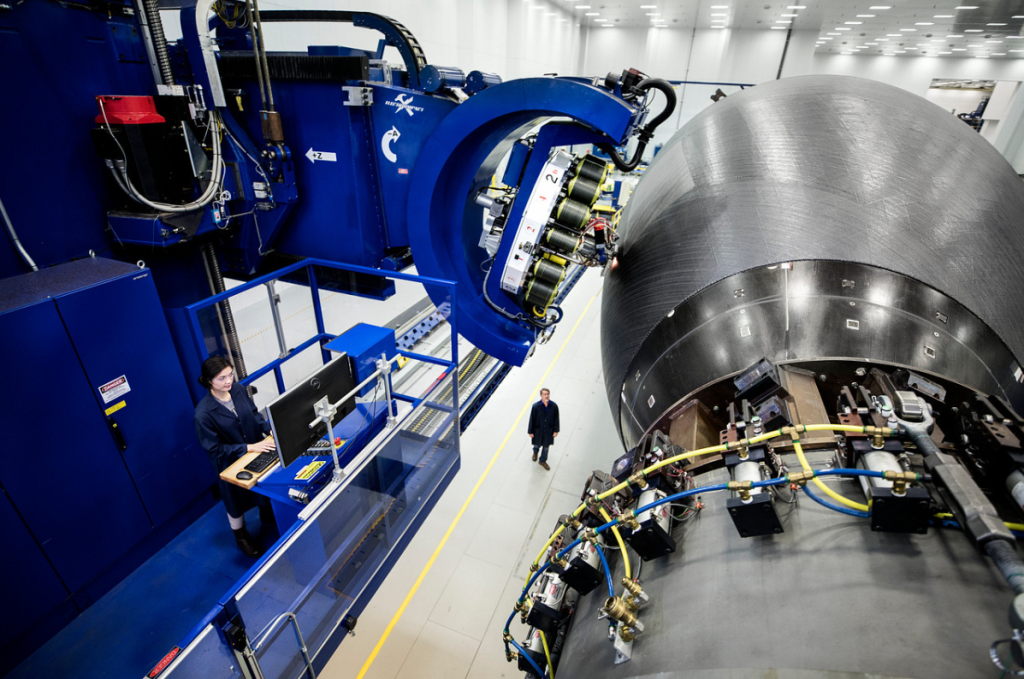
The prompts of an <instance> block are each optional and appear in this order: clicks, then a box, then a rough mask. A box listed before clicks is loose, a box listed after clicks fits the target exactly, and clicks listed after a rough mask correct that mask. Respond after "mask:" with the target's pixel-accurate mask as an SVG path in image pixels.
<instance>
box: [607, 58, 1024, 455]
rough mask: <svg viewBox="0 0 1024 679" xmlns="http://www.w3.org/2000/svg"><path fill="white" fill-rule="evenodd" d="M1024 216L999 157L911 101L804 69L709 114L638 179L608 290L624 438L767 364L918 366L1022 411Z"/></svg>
mask: <svg viewBox="0 0 1024 679" xmlns="http://www.w3.org/2000/svg"><path fill="white" fill-rule="evenodd" d="M1021 215H1024V186H1022V184H1021V181H1020V179H1019V178H1018V177H1017V175H1016V173H1015V172H1014V171H1013V168H1011V167H1010V165H1009V164H1008V163H1007V162H1006V161H1005V160H1004V159H1003V158H1002V157H1001V156H1000V155H999V153H998V152H997V151H996V150H995V149H994V148H993V147H992V145H991V144H990V143H988V142H987V141H986V140H985V139H983V138H981V137H980V136H979V135H978V134H977V133H976V132H974V131H973V130H972V129H971V128H970V127H968V126H967V125H965V124H964V123H963V122H962V121H960V120H958V119H957V118H956V117H954V116H952V115H950V114H949V113H948V112H946V111H944V110H943V109H942V108H940V107H938V106H936V105H935V104H933V103H931V102H930V101H928V100H926V99H923V98H921V97H918V96H916V95H913V94H911V93H909V92H907V91H905V90H901V89H898V88H895V87H891V86H888V85H884V84H881V83H878V82H874V81H870V80H863V79H859V78H849V77H835V76H827V77H826V76H808V77H801V78H791V79H786V80H780V81H776V82H771V83H767V84H764V85H758V86H757V87H755V88H751V89H748V90H745V91H743V92H740V93H738V94H736V95H732V96H730V97H729V98H728V99H725V100H723V101H719V102H718V103H716V104H714V105H712V106H709V107H708V108H707V109H706V110H704V111H703V112H702V113H701V114H699V115H698V116H697V117H695V118H694V119H693V120H692V121H690V122H689V123H688V124H687V125H685V126H684V127H683V129H681V130H680V131H679V132H678V133H676V135H675V136H674V137H673V138H672V139H671V140H670V141H669V142H668V143H666V144H665V146H664V148H663V149H662V151H661V152H660V153H659V154H658V156H657V157H656V158H655V160H654V162H653V163H652V164H651V167H650V168H649V169H648V171H647V172H646V174H645V176H644V177H643V179H642V180H641V181H640V182H639V184H638V186H637V188H636V190H635V191H634V193H633V196H632V198H631V199H630V202H629V205H628V206H627V208H626V210H625V212H624V215H623V218H622V222H621V224H620V226H619V229H618V234H619V243H618V253H617V257H618V263H617V266H616V267H615V268H614V270H612V271H610V272H609V273H608V275H607V276H606V278H605V284H604V295H603V300H602V342H601V344H602V353H603V360H604V373H605V380H606V384H605V386H606V389H607V395H608V402H609V405H610V406H611V409H612V413H613V415H614V419H615V422H616V426H617V427H618V428H619V431H620V433H621V435H622V438H623V442H624V444H625V446H626V447H627V448H628V447H629V446H632V445H634V444H635V442H636V441H637V439H638V438H639V436H640V435H641V434H642V433H643V432H644V431H645V430H646V429H647V428H648V427H649V426H650V425H651V424H652V423H653V422H654V421H656V420H657V418H658V417H660V415H661V414H662V413H664V412H665V411H666V410H668V409H669V408H670V407H671V406H672V404H674V403H677V402H679V401H680V400H681V399H683V398H685V397H686V396H687V395H688V394H690V393H692V392H694V391H695V390H697V389H699V388H700V387H702V386H705V385H706V384H709V383H711V382H713V381H716V380H719V379H722V378H723V377H726V376H728V375H730V374H733V373H736V372H737V371H740V370H742V369H743V368H745V367H747V366H749V365H752V364H754V363H755V362H757V361H758V360H759V359H760V358H762V357H767V358H768V359H769V360H772V361H786V360H816V359H829V358H845V357H851V356H853V357H858V358H860V359H867V360H875V361H879V362H886V363H889V364H899V365H906V366H908V367H910V368H912V369H919V370H923V371H927V372H930V373H932V374H937V375H945V376H947V377H949V378H951V379H954V380H956V381H958V382H960V383H962V384H965V385H967V386H970V387H973V388H976V389H978V390H981V391H984V392H985V393H995V394H998V395H1000V396H1004V397H1005V398H1006V399H1007V400H1008V401H1010V402H1011V403H1012V404H1014V405H1015V406H1016V407H1017V408H1018V410H1022V406H1024V392H1022V385H1021V382H1020V381H1019V380H1020V379H1022V378H1024V372H1022V370H1021V368H1020V365H1019V363H1018V360H1017V359H1019V358H1022V357H1024V323H1021V322H1020V319H1021V318H1024V294H1022V293H1024V265H1022V261H1021V258H1020V253H1021V252H1024V229H1022V228H1021V227H1020V218H1021V217H1020V216H1021ZM780 263H783V264H784V263H793V265H792V269H790V268H789V267H787V266H785V265H784V266H779V265H780Z"/></svg>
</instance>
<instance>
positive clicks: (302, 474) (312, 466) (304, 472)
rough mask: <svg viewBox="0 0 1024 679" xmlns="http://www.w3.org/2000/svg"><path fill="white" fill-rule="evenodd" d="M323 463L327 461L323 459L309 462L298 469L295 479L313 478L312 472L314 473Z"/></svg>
mask: <svg viewBox="0 0 1024 679" xmlns="http://www.w3.org/2000/svg"><path fill="white" fill-rule="evenodd" d="M325 464H327V462H326V461H324V460H317V461H316V462H310V463H309V464H307V465H306V466H305V467H303V468H302V469H300V470H299V473H298V474H296V475H295V480H296V481H309V480H310V479H311V478H313V474H316V471H317V470H318V469H320V467H323V466H324V465H325Z"/></svg>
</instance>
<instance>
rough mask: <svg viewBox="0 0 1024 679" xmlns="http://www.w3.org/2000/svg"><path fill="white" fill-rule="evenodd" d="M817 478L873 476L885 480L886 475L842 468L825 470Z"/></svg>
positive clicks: (868, 470)
mask: <svg viewBox="0 0 1024 679" xmlns="http://www.w3.org/2000/svg"><path fill="white" fill-rule="evenodd" d="M814 475H815V476H873V477H874V478H876V479H884V478H885V474H884V473H883V472H876V471H871V470H870V469H844V468H842V467H840V468H838V469H823V470H822V471H819V472H815V473H814Z"/></svg>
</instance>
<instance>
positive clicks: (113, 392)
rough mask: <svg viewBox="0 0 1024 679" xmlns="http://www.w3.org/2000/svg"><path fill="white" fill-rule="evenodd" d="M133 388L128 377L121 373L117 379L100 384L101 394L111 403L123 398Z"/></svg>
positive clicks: (105, 400)
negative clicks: (129, 384)
mask: <svg viewBox="0 0 1024 679" xmlns="http://www.w3.org/2000/svg"><path fill="white" fill-rule="evenodd" d="M131 390H132V388H131V387H129V386H128V378H127V377H125V376H124V375H121V376H120V377H118V378H117V379H116V380H110V381H109V382H107V383H106V384H101V385H100V396H102V397H103V402H104V403H110V402H111V401H116V400H117V399H119V398H121V397H122V396H124V395H125V394H127V393H128V392H129V391H131Z"/></svg>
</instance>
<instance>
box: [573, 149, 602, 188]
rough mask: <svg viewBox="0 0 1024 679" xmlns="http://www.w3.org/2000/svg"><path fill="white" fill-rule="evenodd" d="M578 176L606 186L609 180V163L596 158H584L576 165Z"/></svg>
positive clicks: (588, 156)
mask: <svg viewBox="0 0 1024 679" xmlns="http://www.w3.org/2000/svg"><path fill="white" fill-rule="evenodd" d="M576 176H577V177H583V178H585V179H590V180H593V181H595V182H597V183H598V184H599V185H600V184H604V182H605V180H606V179H608V163H606V162H604V161H603V160H598V159H597V158H595V157H594V156H590V155H587V156H583V157H582V158H580V159H579V161H578V162H577V164H576Z"/></svg>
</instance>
